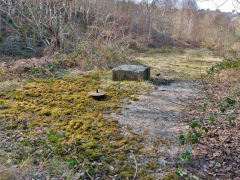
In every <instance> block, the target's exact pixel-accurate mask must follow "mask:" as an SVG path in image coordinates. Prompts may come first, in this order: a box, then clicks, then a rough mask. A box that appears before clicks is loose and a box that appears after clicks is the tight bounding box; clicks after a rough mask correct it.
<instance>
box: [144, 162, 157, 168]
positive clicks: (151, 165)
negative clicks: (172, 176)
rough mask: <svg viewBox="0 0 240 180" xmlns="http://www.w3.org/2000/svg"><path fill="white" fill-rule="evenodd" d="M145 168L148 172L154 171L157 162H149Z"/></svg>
mask: <svg viewBox="0 0 240 180" xmlns="http://www.w3.org/2000/svg"><path fill="white" fill-rule="evenodd" d="M147 168H148V169H150V170H156V169H157V168H158V162H157V161H151V162H149V163H148V164H147Z"/></svg>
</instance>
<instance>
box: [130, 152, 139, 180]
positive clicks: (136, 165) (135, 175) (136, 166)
mask: <svg viewBox="0 0 240 180" xmlns="http://www.w3.org/2000/svg"><path fill="white" fill-rule="evenodd" d="M131 154H132V156H133V158H134V161H135V168H136V170H135V174H134V177H133V180H135V179H136V177H137V173H138V164H137V159H136V157H135V155H134V154H133V152H132V151H131Z"/></svg>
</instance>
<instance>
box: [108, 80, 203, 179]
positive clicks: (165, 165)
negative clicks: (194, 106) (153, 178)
mask: <svg viewBox="0 0 240 180" xmlns="http://www.w3.org/2000/svg"><path fill="white" fill-rule="evenodd" d="M199 91H200V88H199V85H198V82H197V81H189V80H168V81H166V82H165V84H160V85H158V86H157V89H156V90H154V91H153V92H152V93H150V94H144V95H140V96H139V97H138V101H133V102H132V103H131V104H129V105H126V106H125V109H123V110H122V114H121V115H113V117H114V118H117V119H118V121H119V123H120V124H122V125H123V126H125V127H126V126H127V127H130V128H131V129H132V130H133V131H134V132H136V133H140V134H144V135H146V136H145V137H146V146H145V151H146V152H148V153H149V152H150V153H152V155H153V159H155V160H156V161H157V162H158V165H159V168H158V170H157V174H156V175H157V177H161V176H163V175H164V174H165V172H169V171H170V170H173V169H174V167H175V160H176V157H177V155H178V154H179V153H180V152H182V150H183V149H182V147H180V146H179V142H178V137H179V135H180V134H181V133H183V132H184V131H186V129H187V126H186V124H185V123H184V122H183V119H185V118H187V117H188V115H189V114H187V113H186V112H184V108H185V106H187V105H188V103H189V102H192V101H194V100H195V98H196V97H198V95H199ZM144 161H147V159H145V160H144Z"/></svg>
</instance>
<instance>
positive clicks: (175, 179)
mask: <svg viewBox="0 0 240 180" xmlns="http://www.w3.org/2000/svg"><path fill="white" fill-rule="evenodd" d="M162 179H163V180H180V179H182V178H181V177H179V176H178V175H177V173H174V172H172V173H169V174H168V175H166V176H164V177H163V178H162Z"/></svg>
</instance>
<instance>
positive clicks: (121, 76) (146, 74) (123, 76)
mask: <svg viewBox="0 0 240 180" xmlns="http://www.w3.org/2000/svg"><path fill="white" fill-rule="evenodd" d="M149 78H150V67H147V66H137V65H122V66H119V67H117V68H114V69H113V70H112V79H113V80H114V81H124V80H129V81H145V80H148V79H149Z"/></svg>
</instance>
